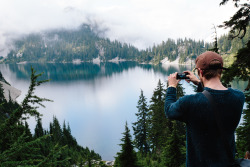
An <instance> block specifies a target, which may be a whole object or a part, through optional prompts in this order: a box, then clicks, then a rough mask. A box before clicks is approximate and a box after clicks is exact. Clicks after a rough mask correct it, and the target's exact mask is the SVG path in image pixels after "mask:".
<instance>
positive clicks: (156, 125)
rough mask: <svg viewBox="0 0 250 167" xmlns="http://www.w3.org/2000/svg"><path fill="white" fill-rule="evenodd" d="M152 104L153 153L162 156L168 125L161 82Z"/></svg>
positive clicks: (151, 133)
mask: <svg viewBox="0 0 250 167" xmlns="http://www.w3.org/2000/svg"><path fill="white" fill-rule="evenodd" d="M150 102H151V104H150V107H149V109H150V115H151V121H150V133H149V136H150V140H151V141H152V151H153V153H156V154H157V155H160V154H161V152H162V149H163V146H164V143H165V141H166V139H167V135H168V133H169V132H168V125H169V121H167V119H166V116H165V113H164V103H165V89H164V88H163V84H162V83H161V81H160V80H159V82H158V85H157V88H156V89H155V90H154V93H153V96H152V98H151V101H150Z"/></svg>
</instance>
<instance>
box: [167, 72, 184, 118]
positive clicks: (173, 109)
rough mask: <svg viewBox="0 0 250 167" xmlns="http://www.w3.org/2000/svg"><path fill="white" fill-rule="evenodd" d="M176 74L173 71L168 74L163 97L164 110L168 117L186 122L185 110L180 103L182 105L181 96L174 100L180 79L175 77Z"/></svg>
mask: <svg viewBox="0 0 250 167" xmlns="http://www.w3.org/2000/svg"><path fill="white" fill-rule="evenodd" d="M176 75H177V73H173V74H170V75H169V76H168V85H169V86H168V89H167V93H166V98H165V107H164V112H165V114H166V116H167V117H168V118H170V119H176V120H180V121H184V122H186V118H185V111H184V110H183V107H182V105H184V103H183V102H184V101H183V98H180V99H179V100H178V101H176V100H177V98H176V87H177V85H178V82H179V81H180V80H177V79H176Z"/></svg>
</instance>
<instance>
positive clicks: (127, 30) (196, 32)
mask: <svg viewBox="0 0 250 167" xmlns="http://www.w3.org/2000/svg"><path fill="white" fill-rule="evenodd" d="M235 11H236V9H235V8H233V4H231V3H228V4H227V5H225V6H221V7H220V6H219V2H218V1H217V0H210V1H205V2H204V1H199V0H188V1H183V0H175V1H172V0H171V1H170V0H154V1H153V0H133V1H132V0H128V1H124V0H116V1H114V0H106V1H102V0H94V1H93V0H72V1H68V0H53V1H49V0H36V1H32V0H22V1H19V0H10V1H1V2H0V56H6V54H7V52H8V51H9V49H10V48H11V41H12V40H13V39H16V38H18V37H20V36H21V35H25V34H29V33H33V32H40V31H43V30H48V29H55V28H66V29H67V28H68V29H72V28H76V27H78V26H79V25H80V24H82V23H87V24H91V25H92V26H93V27H96V30H98V33H99V35H101V36H104V37H108V38H110V39H111V40H115V39H117V40H119V41H121V42H127V43H130V44H133V45H135V46H136V47H138V48H139V49H144V48H146V47H148V46H152V45H153V44H154V43H155V44H159V43H161V42H162V41H164V40H167V39H168V38H172V39H177V38H185V37H187V38H192V39H195V40H199V39H200V40H202V39H204V40H207V41H209V40H210V41H211V40H212V36H213V29H212V27H213V24H215V25H219V24H222V23H223V21H225V20H228V19H229V18H230V16H232V15H233V13H235ZM217 31H218V34H219V35H220V34H222V33H225V31H224V30H217Z"/></svg>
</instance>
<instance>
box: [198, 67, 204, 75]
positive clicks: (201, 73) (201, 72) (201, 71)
mask: <svg viewBox="0 0 250 167" xmlns="http://www.w3.org/2000/svg"><path fill="white" fill-rule="evenodd" d="M198 70H199V71H200V75H201V76H202V77H203V70H201V69H200V68H198Z"/></svg>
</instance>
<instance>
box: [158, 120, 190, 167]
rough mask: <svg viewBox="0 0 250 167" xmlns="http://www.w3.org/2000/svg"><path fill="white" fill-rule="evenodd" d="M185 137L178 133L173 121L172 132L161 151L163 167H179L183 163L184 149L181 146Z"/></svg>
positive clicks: (175, 123) (175, 122)
mask: <svg viewBox="0 0 250 167" xmlns="http://www.w3.org/2000/svg"><path fill="white" fill-rule="evenodd" d="M184 138H185V136H183V134H181V132H179V129H178V126H177V121H173V131H172V134H171V136H170V137H168V139H167V141H166V147H165V149H164V151H163V154H162V156H163V158H162V159H163V160H162V161H163V166H166V167H173V166H181V165H182V164H183V163H185V153H186V152H185V151H186V150H185V147H184V146H183V141H184Z"/></svg>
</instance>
